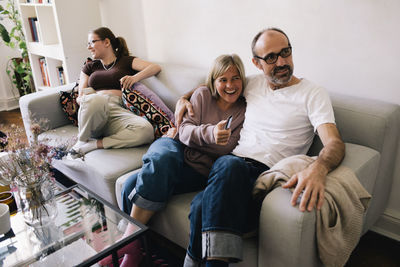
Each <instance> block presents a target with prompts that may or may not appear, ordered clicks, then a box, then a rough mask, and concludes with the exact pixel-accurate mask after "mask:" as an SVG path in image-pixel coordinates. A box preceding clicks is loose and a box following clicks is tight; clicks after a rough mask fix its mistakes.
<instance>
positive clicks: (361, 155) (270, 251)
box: [258, 143, 380, 267]
mask: <svg viewBox="0 0 400 267" xmlns="http://www.w3.org/2000/svg"><path fill="white" fill-rule="evenodd" d="M379 160H380V154H379V153H378V152H377V151H376V150H373V149H371V148H368V147H365V146H360V145H355V144H349V143H346V156H345V158H344V159H343V162H342V163H341V164H342V165H344V166H346V167H348V168H350V169H352V170H353V171H354V173H355V174H356V176H357V178H358V179H359V180H360V182H361V184H362V185H363V186H364V187H365V188H366V189H367V190H368V191H369V192H372V191H373V186H374V185H375V181H376V179H377V175H376V174H377V167H378V165H379ZM291 196H292V193H291V192H290V191H289V190H287V189H283V188H282V187H278V188H276V189H275V190H273V191H272V192H270V193H269V194H268V195H267V196H266V197H265V199H264V201H263V203H262V207H261V213H260V227H259V251H258V261H259V262H258V266H285V267H286V266H320V265H322V263H321V261H320V260H319V257H318V253H317V243H316V237H315V212H300V211H299V209H298V207H292V206H291V205H290V198H291ZM364 226H365V221H364Z"/></svg>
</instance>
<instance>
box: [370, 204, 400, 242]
mask: <svg viewBox="0 0 400 267" xmlns="http://www.w3.org/2000/svg"><path fill="white" fill-rule="evenodd" d="M371 230H372V231H374V232H376V233H378V234H381V235H384V236H386V237H389V238H391V239H394V240H397V241H400V212H398V211H395V210H391V209H386V210H385V212H384V213H383V214H382V216H381V217H380V218H379V219H378V221H377V222H376V223H375V224H374V226H373V227H372V228H371Z"/></svg>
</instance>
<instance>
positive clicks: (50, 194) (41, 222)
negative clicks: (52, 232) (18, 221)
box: [17, 177, 57, 227]
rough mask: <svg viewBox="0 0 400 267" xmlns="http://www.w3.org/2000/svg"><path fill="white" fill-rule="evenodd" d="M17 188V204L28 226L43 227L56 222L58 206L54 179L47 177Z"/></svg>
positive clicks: (18, 185)
mask: <svg viewBox="0 0 400 267" xmlns="http://www.w3.org/2000/svg"><path fill="white" fill-rule="evenodd" d="M17 187H18V190H17V196H18V197H17V204H18V206H19V208H20V209H21V211H22V214H23V217H24V220H25V222H26V224H28V225H30V226H33V227H42V226H46V225H47V224H49V223H50V222H51V221H53V220H54V218H55V217H56V216H57V206H56V201H55V199H54V182H53V180H52V179H50V178H49V177H45V178H43V179H41V180H40V181H38V182H35V183H32V184H29V185H21V184H17Z"/></svg>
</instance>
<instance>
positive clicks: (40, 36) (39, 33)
mask: <svg viewBox="0 0 400 267" xmlns="http://www.w3.org/2000/svg"><path fill="white" fill-rule="evenodd" d="M35 25H36V33H37V42H42V40H43V39H42V34H41V31H40V24H39V21H38V20H35Z"/></svg>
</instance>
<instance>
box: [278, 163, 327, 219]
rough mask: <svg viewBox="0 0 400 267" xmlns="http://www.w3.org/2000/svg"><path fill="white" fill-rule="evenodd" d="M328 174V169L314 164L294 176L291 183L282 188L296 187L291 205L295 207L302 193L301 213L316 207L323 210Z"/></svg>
mask: <svg viewBox="0 0 400 267" xmlns="http://www.w3.org/2000/svg"><path fill="white" fill-rule="evenodd" d="M327 174H328V169H327V168H326V167H325V166H323V165H321V164H318V162H314V163H313V164H311V165H310V166H308V167H307V168H306V169H304V170H303V171H301V172H298V173H296V174H295V175H293V176H292V177H291V178H290V179H289V181H287V182H286V183H285V184H284V185H283V186H282V187H283V188H291V187H295V189H294V191H293V195H292V199H291V200H290V204H292V206H295V205H296V203H297V199H298V197H299V196H300V194H301V193H302V194H303V196H302V197H301V201H300V206H299V209H300V211H302V212H303V211H305V210H306V208H307V210H308V211H312V210H313V208H314V207H315V206H316V207H317V209H318V210H319V209H321V207H322V204H323V203H324V193H325V179H326V175H327Z"/></svg>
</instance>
